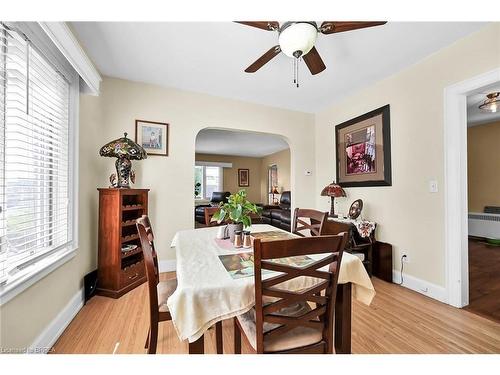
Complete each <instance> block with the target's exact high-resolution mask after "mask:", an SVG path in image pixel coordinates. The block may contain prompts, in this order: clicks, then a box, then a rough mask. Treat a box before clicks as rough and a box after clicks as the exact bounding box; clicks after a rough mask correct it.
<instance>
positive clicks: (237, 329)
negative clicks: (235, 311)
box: [233, 318, 241, 354]
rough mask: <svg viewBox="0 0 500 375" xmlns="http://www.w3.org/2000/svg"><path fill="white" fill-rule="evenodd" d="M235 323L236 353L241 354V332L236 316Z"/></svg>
mask: <svg viewBox="0 0 500 375" xmlns="http://www.w3.org/2000/svg"><path fill="white" fill-rule="evenodd" d="M233 324H234V354H241V332H240V327H238V323H237V322H236V318H234V320H233Z"/></svg>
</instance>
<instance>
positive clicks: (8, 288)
mask: <svg viewBox="0 0 500 375" xmlns="http://www.w3.org/2000/svg"><path fill="white" fill-rule="evenodd" d="M76 250H77V247H75V246H74V245H70V246H68V247H67V248H66V249H65V250H61V251H58V252H57V253H56V254H54V255H52V256H50V257H47V258H45V259H43V260H41V261H40V262H38V263H35V264H33V265H31V266H29V267H26V268H25V269H24V270H22V271H20V272H18V273H17V274H16V275H15V276H13V277H12V279H11V280H9V282H8V283H7V284H6V285H2V286H0V306H2V305H3V304H5V303H7V302H8V301H10V300H11V299H13V298H14V297H16V296H17V295H18V294H20V293H22V292H23V291H24V290H26V289H28V288H29V287H30V286H32V285H33V284H35V283H36V282H37V281H39V280H41V279H42V278H44V277H45V276H47V275H48V274H49V273H51V272H52V271H54V270H56V269H57V268H59V267H60V266H62V265H63V264H65V263H66V262H68V261H69V260H71V259H72V258H73V257H74V256H75V255H76Z"/></svg>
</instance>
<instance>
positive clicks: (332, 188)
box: [321, 181, 346, 217]
mask: <svg viewBox="0 0 500 375" xmlns="http://www.w3.org/2000/svg"><path fill="white" fill-rule="evenodd" d="M321 196H323V197H330V198H331V205H330V216H334V217H335V208H334V207H335V206H334V202H335V198H338V197H345V196H346V193H345V190H344V189H342V186H340V185H339V184H337V183H336V182H335V181H333V182H332V183H331V184H328V185H327V186H325V187H324V188H323V190H321Z"/></svg>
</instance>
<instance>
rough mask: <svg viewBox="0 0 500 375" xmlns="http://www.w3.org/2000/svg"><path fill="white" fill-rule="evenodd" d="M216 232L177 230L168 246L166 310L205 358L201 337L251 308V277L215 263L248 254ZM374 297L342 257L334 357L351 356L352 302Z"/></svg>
mask: <svg viewBox="0 0 500 375" xmlns="http://www.w3.org/2000/svg"><path fill="white" fill-rule="evenodd" d="M218 230H219V228H218V227H216V226H214V227H207V228H199V229H190V230H182V231H179V232H177V233H176V234H175V236H174V238H173V240H172V243H171V247H172V248H175V254H176V273H177V289H176V290H175V292H174V293H173V294H172V295H171V296H170V298H169V299H168V301H167V305H168V308H169V311H170V314H171V316H172V323H173V326H174V328H175V331H176V333H177V335H178V336H179V339H180V340H188V342H189V353H190V354H202V353H204V333H205V332H206V331H207V330H208V329H209V328H210V327H212V326H214V325H215V324H219V325H220V324H221V323H220V322H221V321H223V320H225V319H230V318H233V317H236V316H238V315H241V314H244V313H245V312H247V311H249V310H250V309H251V308H252V307H253V306H254V305H255V283H254V276H253V274H252V273H249V274H248V275H239V276H238V277H235V276H234V275H231V274H230V272H228V270H227V269H226V268H225V266H224V264H223V263H222V261H221V259H220V258H219V257H221V256H225V255H235V254H239V253H249V252H252V251H253V249H252V248H234V247H233V245H232V244H231V242H230V241H229V240H221V239H217V238H216V237H217V232H218ZM249 230H250V231H251V233H259V232H276V231H282V230H281V229H279V228H276V227H273V226H271V225H268V224H254V225H252V226H251V228H249ZM283 232H284V231H283ZM287 233H288V232H287ZM270 276H272V274H269V275H266V276H263V277H270ZM289 282H290V285H286V288H287V289H290V290H301V289H305V288H308V287H310V286H311V283H314V278H310V277H301V278H296V279H293V280H290V281H289ZM374 296H375V289H374V287H373V284H372V282H371V280H370V277H369V276H368V273H367V272H366V270H365V268H364V266H363V263H362V262H361V260H360V259H359V258H358V257H356V256H354V255H352V254H349V253H347V252H344V253H343V255H342V260H341V264H340V270H339V278H338V287H337V296H336V303H335V312H334V346H335V352H336V353H340V354H350V353H351V313H352V312H351V309H352V299H353V298H355V299H356V300H358V301H360V302H361V303H364V304H366V305H369V304H370V303H371V301H372V299H373V297H374ZM218 339H220V340H222V337H218Z"/></svg>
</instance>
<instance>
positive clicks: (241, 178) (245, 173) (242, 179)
mask: <svg viewBox="0 0 500 375" xmlns="http://www.w3.org/2000/svg"><path fill="white" fill-rule="evenodd" d="M238 186H240V187H249V186H250V169H238Z"/></svg>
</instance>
